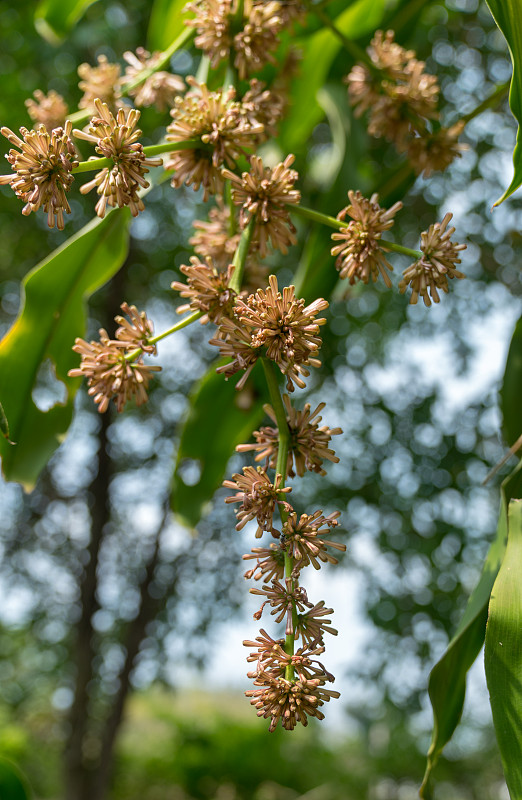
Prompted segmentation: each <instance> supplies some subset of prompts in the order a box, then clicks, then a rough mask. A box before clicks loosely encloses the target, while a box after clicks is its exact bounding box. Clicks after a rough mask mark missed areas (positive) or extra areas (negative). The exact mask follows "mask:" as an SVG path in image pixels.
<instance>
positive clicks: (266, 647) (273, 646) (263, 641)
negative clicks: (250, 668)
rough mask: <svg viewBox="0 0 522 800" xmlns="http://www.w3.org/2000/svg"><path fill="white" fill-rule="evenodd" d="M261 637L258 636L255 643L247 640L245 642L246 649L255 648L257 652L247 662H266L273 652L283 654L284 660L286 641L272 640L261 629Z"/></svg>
mask: <svg viewBox="0 0 522 800" xmlns="http://www.w3.org/2000/svg"><path fill="white" fill-rule="evenodd" d="M259 633H260V634H261V636H256V639H255V641H251V640H250V639H245V640H244V641H243V645H244V646H245V647H255V648H256V651H255V652H254V653H251V654H250V655H249V656H247V661H259V660H261V661H264V660H265V659H266V658H269V657H270V655H271V654H272V653H273V652H276V653H281V654H282V658H284V656H285V652H284V650H283V646H284V643H285V640H284V639H272V637H271V636H269V635H268V633H267V632H266V631H265V630H263V628H261V630H260V631H259Z"/></svg>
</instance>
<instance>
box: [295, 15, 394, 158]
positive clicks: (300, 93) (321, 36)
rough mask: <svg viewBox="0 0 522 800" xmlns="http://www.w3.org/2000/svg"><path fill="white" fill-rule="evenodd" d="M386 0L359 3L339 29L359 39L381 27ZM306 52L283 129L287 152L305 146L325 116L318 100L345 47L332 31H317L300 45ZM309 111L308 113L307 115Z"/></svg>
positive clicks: (341, 19)
mask: <svg viewBox="0 0 522 800" xmlns="http://www.w3.org/2000/svg"><path fill="white" fill-rule="evenodd" d="M385 9H386V4H385V0H372V2H371V3H368V0H358V2H356V3H354V4H353V5H351V6H350V7H349V8H347V9H346V10H345V11H343V13H342V14H339V16H338V17H337V19H335V20H334V22H335V26H336V28H337V29H338V30H339V31H341V33H342V34H343V35H344V36H346V37H348V38H349V39H357V38H358V37H359V36H364V35H365V34H367V33H370V32H373V31H374V30H375V28H377V27H378V26H379V24H380V22H381V20H382V18H383V16H384V13H385ZM299 46H300V49H302V50H303V52H304V57H303V60H302V61H301V63H300V65H299V75H298V78H297V79H296V80H295V81H294V82H293V84H292V106H291V109H290V112H289V114H288V115H287V118H286V120H285V122H284V124H283V126H282V133H281V142H282V144H283V146H284V149H285V151H287V152H288V151H290V152H292V151H293V150H295V149H296V148H298V147H302V144H303V142H306V141H307V140H308V137H309V136H310V134H311V132H312V130H313V129H314V127H315V126H316V125H317V123H318V122H320V120H321V119H322V117H323V116H324V111H323V109H322V108H321V106H320V105H319V102H318V100H317V92H318V91H319V89H320V88H321V86H323V84H324V82H325V80H326V78H327V76H328V72H329V70H330V67H331V65H332V62H333V60H334V58H335V56H336V55H337V53H338V52H339V50H340V48H341V47H342V44H341V41H340V40H339V39H338V38H337V37H336V35H335V34H334V33H332V31H331V30H329V29H328V28H323V29H322V30H319V31H317V32H316V33H314V34H313V36H310V37H308V38H307V39H305V40H303V41H302V42H300V43H299ZM303 109H306V113H303Z"/></svg>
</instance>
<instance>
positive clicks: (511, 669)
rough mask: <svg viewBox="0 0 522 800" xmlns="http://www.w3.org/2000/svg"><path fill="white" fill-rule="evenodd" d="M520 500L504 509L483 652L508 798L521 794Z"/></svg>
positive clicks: (517, 797) (521, 506)
mask: <svg viewBox="0 0 522 800" xmlns="http://www.w3.org/2000/svg"><path fill="white" fill-rule="evenodd" d="M521 567H522V500H512V501H511V502H510V504H509V510H508V541H507V548H506V554H505V556H504V559H503V561H502V566H501V567H500V571H499V573H498V576H497V579H496V581H495V584H494V586H493V590H492V592H491V600H490V603H489V616H488V624H487V628H486V648H485V651H484V657H485V666H486V680H487V684H488V689H489V697H490V702H491V710H492V711H493V722H494V724H495V732H496V734H497V742H498V746H499V748H500V755H501V757H502V765H503V767H504V774H505V776H506V783H507V786H508V789H509V793H510V795H511V798H512V800H519V798H521V797H522V724H521V721H522V635H521V634H522V580H521Z"/></svg>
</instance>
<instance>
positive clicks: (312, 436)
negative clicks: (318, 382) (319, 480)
mask: <svg viewBox="0 0 522 800" xmlns="http://www.w3.org/2000/svg"><path fill="white" fill-rule="evenodd" d="M283 402H284V404H285V409H286V420H287V423H288V429H289V432H290V443H289V448H288V461H287V470H286V474H287V475H288V476H289V477H291V478H293V477H294V475H295V474H296V473H297V475H299V476H300V477H301V478H302V477H303V475H304V474H305V472H306V470H310V471H311V472H318V473H319V474H320V475H326V470H324V469H323V460H324V459H325V458H326V459H328V461H333V462H334V463H337V462H338V461H339V459H338V458H337V456H336V455H335V453H334V451H333V450H331V449H330V448H329V447H328V445H329V443H330V439H331V438H332V436H336V435H338V434H340V433H342V430H341V428H333V429H331V428H329V427H328V426H327V425H322V426H321V427H319V423H320V422H321V417H318V416H317V415H318V414H319V413H320V412H321V411H322V410H323V408H324V407H325V403H319V405H318V406H317V408H316V409H315V410H314V411H313V412H312V411H311V406H310V403H306V405H305V406H304V408H303V410H302V411H297V410H296V409H295V408H293V407H292V405H291V402H290V398H289V396H288V395H287V394H284V395H283ZM263 408H264V410H265V412H266V413H267V414H268V416H269V417H270V418H271V419H272V420H273V421H274V422H276V427H275V428H271V427H268V426H264V427H262V428H261V429H260V430H258V431H254V434H253V435H254V438H255V440H256V443H255V444H239V445H238V446H237V447H236V450H237V451H238V453H247V452H249V451H250V450H254V451H256V452H257V455H256V461H262V460H263V459H266V467H270V468H271V469H275V465H276V462H277V454H278V452H279V433H278V429H277V420H276V416H275V412H274V410H273V408H272V406H270V405H265V406H263ZM294 461H295V472H294Z"/></svg>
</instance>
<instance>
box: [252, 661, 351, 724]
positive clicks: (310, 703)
mask: <svg viewBox="0 0 522 800" xmlns="http://www.w3.org/2000/svg"><path fill="white" fill-rule="evenodd" d="M331 679H332V676H331V675H329V673H327V674H325V675H324V677H317V678H313V679H311V680H306V679H298V680H296V681H288V680H286V679H285V678H283V677H272V675H271V674H270V673H269V672H265V671H264V670H262V669H260V670H259V671H258V673H257V675H256V679H255V680H254V686H258V687H260V688H258V689H250V690H248V691H246V692H245V695H246V696H247V697H250V698H251V700H250V703H251V704H252V705H253V706H254V707H255V708H257V709H258V711H257V716H258V717H264V719H268V718H269V717H270V728H269V730H270V731H271V732H272V731H274V730H275V729H276V727H277V725H278V723H279V720H281V725H282V726H283V728H285V730H290V731H291V730H293V729H294V728H295V726H296V725H297V723H298V722H300V723H301V724H302V725H304V726H306V725H308V717H316V718H317V719H324V714H323V713H322V712H321V711H319V707H320V706H322V705H323V704H324V703H325V702H328V701H329V700H330V698H332V697H333V698H337V697H340V694H339V692H335V691H332V690H331V689H325V688H323V687H324V685H325V683H326V681H327V680H331Z"/></svg>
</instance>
